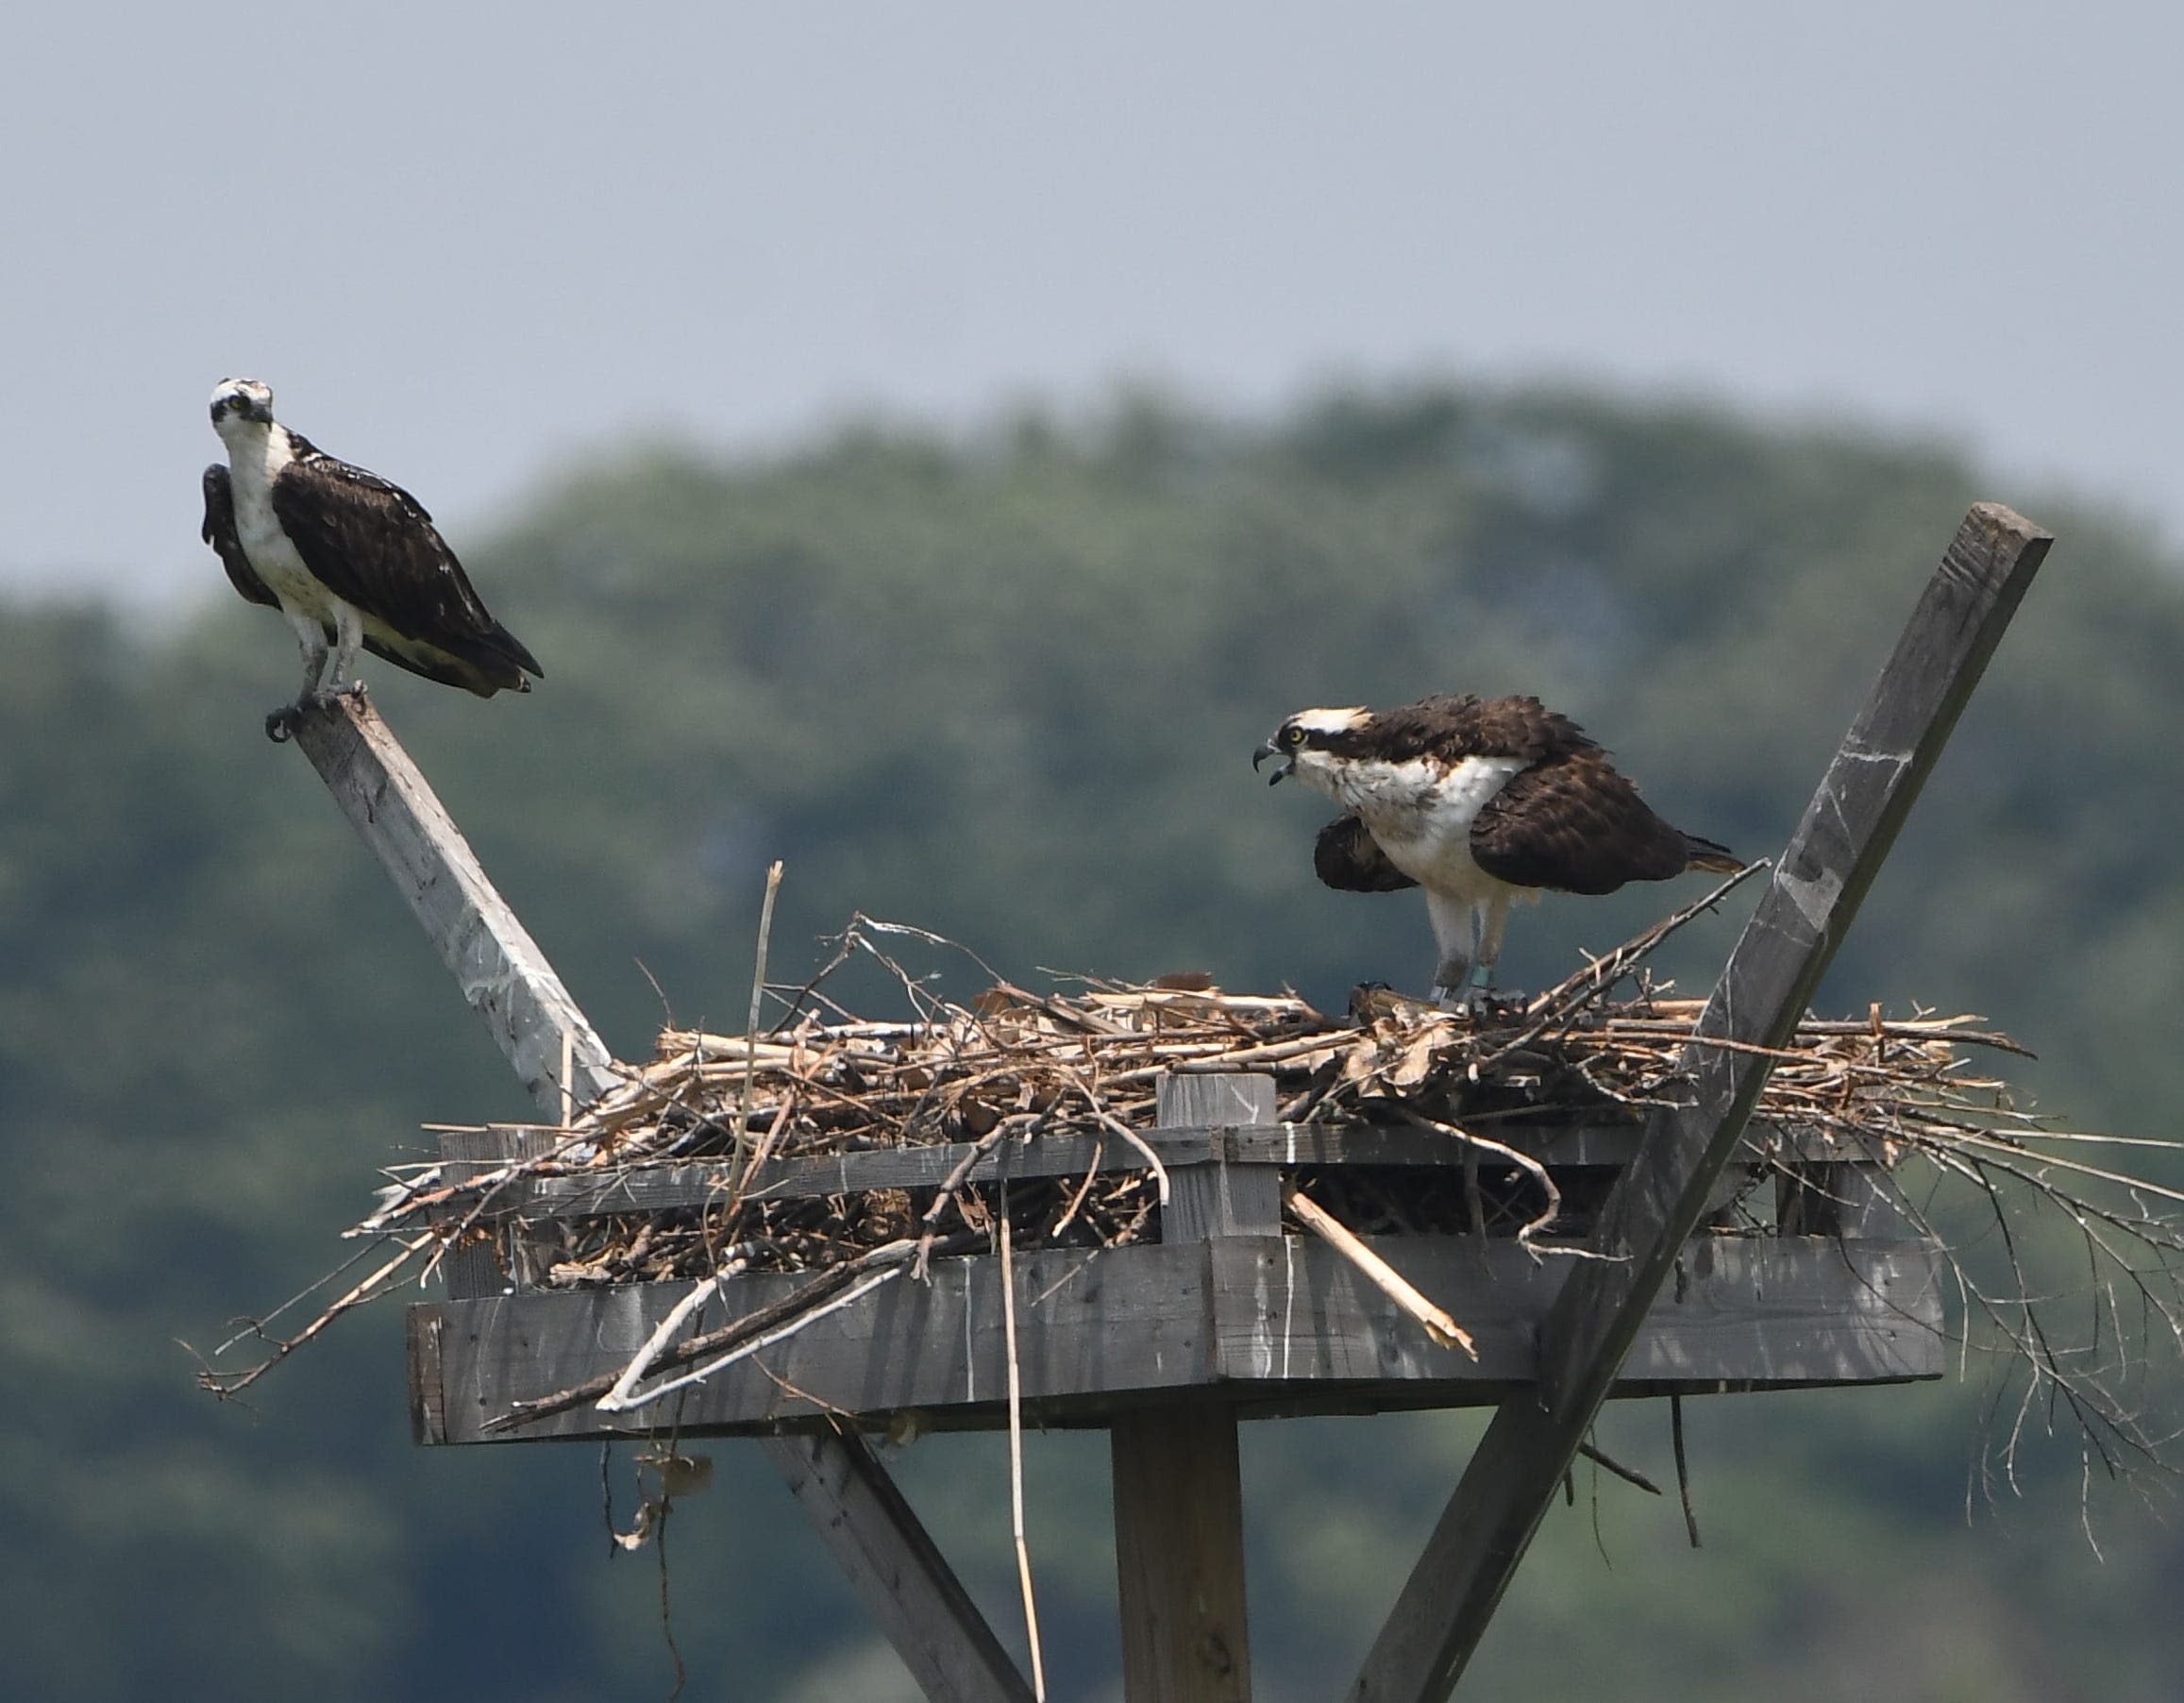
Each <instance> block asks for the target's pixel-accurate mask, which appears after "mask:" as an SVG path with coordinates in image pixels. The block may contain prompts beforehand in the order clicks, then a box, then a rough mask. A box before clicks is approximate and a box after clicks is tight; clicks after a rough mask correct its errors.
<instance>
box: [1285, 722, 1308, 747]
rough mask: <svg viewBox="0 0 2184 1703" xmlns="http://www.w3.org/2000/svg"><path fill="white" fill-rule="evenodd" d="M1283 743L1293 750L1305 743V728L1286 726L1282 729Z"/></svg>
mask: <svg viewBox="0 0 2184 1703" xmlns="http://www.w3.org/2000/svg"><path fill="white" fill-rule="evenodd" d="M1282 743H1283V744H1284V745H1285V746H1287V747H1288V748H1289V749H1290V750H1296V749H1297V748H1298V747H1299V746H1300V745H1302V744H1303V743H1304V730H1303V729H1302V728H1301V727H1285V728H1284V729H1283V730H1282Z"/></svg>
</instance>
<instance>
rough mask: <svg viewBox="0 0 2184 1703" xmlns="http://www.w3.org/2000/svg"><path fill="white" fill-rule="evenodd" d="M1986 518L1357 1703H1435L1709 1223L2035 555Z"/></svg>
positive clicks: (1550, 1329)
mask: <svg viewBox="0 0 2184 1703" xmlns="http://www.w3.org/2000/svg"><path fill="white" fill-rule="evenodd" d="M2051 542H2052V540H2051V539H2050V537H2049V535H2048V534H2047V533H2046V532H2044V531H2041V529H2040V528H2038V527H2036V526H2034V525H2033V524H2032V523H2031V522H2029V521H2027V520H2025V519H2024V518H2023V517H2022V516H2020V515H2017V514H2012V513H2011V512H2010V511H2009V510H2008V509H2006V508H2003V507H2001V506H1999V505H1998V504H1993V503H1981V504H1979V505H1978V506H1977V507H1975V508H1974V509H1973V510H1972V512H1971V513H1970V514H1967V515H1966V516H1965V518H1964V523H1963V525H1962V526H1961V527H1959V528H1958V529H1957V535H1956V537H1955V539H1954V540H1953V541H1952V542H1951V543H1950V545H1949V548H1948V550H1947V552H1946V553H1945V554H1944V555H1943V557H1942V559H1941V565H1940V568H1939V569H1938V570H1937V571H1936V573H1935V575H1934V578H1933V580H1932V581H1931V582H1930V583H1929V584H1928V585H1927V587H1926V592H1925V595H1924V598H1922V599H1920V602H1919V605H1918V608H1917V609H1916V610H1915V611H1914V612H1913V613H1912V615H1911V619H1910V624H1909V625H1908V626H1907V627H1906V628H1905V630H1904V634H1903V637H1902V638H1901V639H1900V640H1899V641H1898V642H1897V645H1896V649H1895V653H1894V655H1892V656H1891V657H1890V659H1889V663H1888V666H1887V667H1885V668H1884V669H1883V670H1882V671H1881V677H1880V679H1879V681H1878V682H1877V683H1875V684H1874V686H1873V693H1872V696H1871V697H1870V698H1869V699H1868V700H1866V705H1865V708H1864V709H1863V710H1862V711H1860V712H1859V714H1858V717H1857V719H1856V721H1855V722H1854V723H1853V724H1852V726H1851V730H1850V733H1849V734H1848V736H1847V737H1846V738H1845V739H1844V740H1843V743H1842V748H1841V749H1840V750H1839V751H1837V753H1836V755H1835V760H1834V761H1833V762H1832V763H1831V764H1829V766H1828V769H1827V773H1826V775H1825V776H1824V777H1823V779H1822V781H1821V784H1820V789H1819V791H1818V792H1816V793H1815V794H1814V795H1813V799H1812V802H1811V803H1810V804H1809V805H1808V806H1807V807H1806V813H1805V818H1804V819H1803V820H1802V821H1801V822H1800V823H1799V824H1798V827H1797V832H1796V834H1795V835H1793V836H1792V838H1791V840H1790V842H1789V849H1788V850H1787V851H1786V852H1784V853H1783V854H1782V857H1781V859H1780V860H1779V862H1778V863H1777V864H1776V866H1775V869H1774V875H1773V879H1772V882H1771V883H1770V884H1769V885H1768V888H1767V891H1766V893H1765V894H1764V895H1763V896H1762V897H1761V899H1760V902H1759V908H1758V910H1757V911H1756V913H1755V914H1754V916H1753V918H1752V920H1751V922H1750V923H1749V924H1748V925H1747V926H1746V928H1745V930H1744V933H1743V935H1742V936H1741V937H1740V938H1739V940H1738V942H1737V946H1736V950H1735V951H1734V952H1732V953H1730V956H1729V962H1728V965H1727V966H1726V968H1725V969H1724V970H1722V979H1721V981H1720V982H1719V983H1718V984H1717V985H1716V986H1715V988H1714V993H1713V997H1712V998H1711V999H1710V1000H1709V1001H1708V1002H1707V1003H1706V1007H1705V1011H1704V1012H1703V1013H1702V1014H1701V1015H1700V1018H1699V1021H1698V1024H1697V1026H1696V1027H1695V1029H1694V1031H1693V1036H1692V1040H1691V1043H1690V1045H1689V1046H1688V1048H1687V1050H1686V1052H1685V1054H1684V1060H1683V1065H1684V1070H1685V1072H1686V1075H1687V1083H1686V1093H1687V1096H1688V1098H1686V1099H1685V1100H1684V1101H1682V1102H1681V1103H1679V1104H1676V1105H1673V1106H1666V1107H1662V1108H1660V1109H1659V1110H1656V1111H1655V1114H1654V1115H1653V1117H1652V1119H1651V1121H1649V1123H1648V1125H1647V1129H1646V1135H1645V1139H1644V1141H1643V1142H1642V1143H1641V1145H1640V1147H1639V1149H1638V1156H1637V1157H1636V1158H1635V1159H1634V1160H1633V1161H1632V1163H1631V1165H1630V1168H1629V1169H1628V1170H1627V1171H1626V1172H1624V1173H1623V1175H1622V1177H1621V1181H1620V1182H1619V1183H1618V1184H1617V1185H1616V1188H1615V1190H1614V1192H1613V1194H1612V1195H1611V1196H1610V1197H1609V1199H1608V1202H1607V1205H1606V1206H1605V1207H1604V1209H1603V1212H1602V1216H1601V1222H1600V1224H1599V1227H1598V1229H1597V1231H1596V1232H1595V1236H1594V1240H1593V1248H1594V1250H1595V1251H1596V1252H1598V1253H1600V1254H1602V1255H1604V1256H1606V1258H1604V1259H1602V1260H1588V1261H1585V1262H1584V1263H1583V1264H1582V1265H1581V1266H1580V1267H1579V1269H1578V1270H1577V1271H1576V1272H1575V1273H1572V1274H1571V1278H1570V1280H1569V1282H1568V1283H1567V1284H1566V1285H1565V1286H1564V1288H1563V1290H1562V1292H1561V1294H1560V1295H1559V1296H1558V1297H1557V1298H1556V1301H1555V1305H1554V1308H1553V1309H1552V1311H1551V1312H1550V1313H1549V1314H1548V1319H1547V1324H1546V1325H1545V1327H1544V1329H1543V1331H1542V1336H1541V1341H1540V1351H1539V1383H1538V1386H1537V1389H1534V1390H1521V1391H1518V1392H1516V1393H1515V1394H1513V1395H1511V1396H1510V1397H1509V1398H1508V1399H1507V1400H1506V1401H1504V1403H1503V1404H1502V1405H1501V1407H1500V1408H1497V1409H1496V1411H1495V1414H1494V1418H1493V1421H1492V1423H1491V1424H1490V1425H1488V1426H1487V1434H1486V1436H1485V1437H1484V1438H1482V1439H1481V1441H1480V1443H1479V1446H1478V1449H1477V1450H1476V1452H1475V1453H1474V1454H1473V1455H1472V1458H1471V1461H1470V1465H1469V1466H1468V1467H1467V1468H1466V1469H1465V1472H1464V1476H1463V1478H1462V1481H1461V1482H1460V1483H1459V1484H1458V1485H1457V1487H1456V1492H1455V1494H1454V1495H1453V1497H1452V1498H1451V1499H1450V1502H1449V1505H1448V1508H1447V1509H1446V1510H1445V1511H1444V1512H1443V1513H1442V1515H1441V1519H1440V1523H1439V1525H1438V1526H1436V1527H1435V1529H1434V1533H1433V1535H1432V1537H1431V1538H1430V1539H1428V1540H1427V1543H1426V1548H1425V1553H1424V1555H1423V1556H1422V1557H1421V1558H1420V1560H1419V1563H1418V1566H1417V1567H1416V1568H1415V1569H1414V1570H1413V1572H1412V1574H1411V1576H1410V1578H1409V1580H1408V1582H1407V1583H1405V1585H1404V1586H1403V1593H1402V1594H1401V1595H1400V1596H1399V1597H1398V1599H1397V1601H1396V1605H1395V1609H1394V1610H1393V1611H1392V1612H1391V1613H1390V1614H1389V1616H1388V1619H1387V1622H1386V1626H1384V1627H1382V1629H1381V1632H1380V1636H1379V1638H1378V1639H1377V1640H1376V1641H1375V1642H1374V1644H1373V1646H1372V1649H1371V1652H1370V1654H1369V1655H1368V1657H1367V1658H1366V1661H1365V1665H1364V1667H1363V1669H1362V1670H1361V1671H1360V1673H1359V1675H1358V1678H1357V1680H1356V1682H1355V1684H1354V1685H1352V1688H1351V1691H1350V1693H1349V1696H1350V1699H1351V1703H1441V1700H1442V1699H1444V1698H1446V1697H1447V1696H1448V1695H1450V1693H1451V1692H1452V1691H1453V1690H1454V1688H1455V1683H1456V1680H1457V1678H1458V1677H1459V1676H1460V1675H1461V1674H1462V1672H1463V1670H1464V1666H1465V1664H1466V1663H1467V1662H1468V1661H1470V1657H1471V1653H1472V1651H1473V1650H1475V1649H1476V1648H1477V1647H1478V1643H1479V1640H1480V1638H1481V1637H1482V1636H1483V1635H1484V1634H1485V1632H1486V1629H1487V1622H1488V1620H1489V1619H1490V1618H1491V1616H1492V1614H1493V1611H1494V1609H1495V1606H1496V1605H1497V1604H1498V1603H1499V1602H1500V1601H1501V1599H1502V1593H1503V1592H1504V1590H1506V1589H1507V1587H1508V1583H1509V1579H1510V1577H1511V1576H1512V1575H1513V1574H1514V1573H1515V1571H1516V1567H1517V1563H1518V1562H1519V1561H1520V1560H1521V1559H1522V1558H1523V1554H1524V1551H1525V1549H1526V1547H1527V1546H1528V1545H1529V1544H1530V1543H1531V1541H1532V1535H1533V1533H1534V1532H1535V1531H1537V1529H1538V1526H1539V1522H1540V1520H1541V1518H1542V1517H1543V1516H1544V1515H1545V1513H1546V1511H1547V1509H1548V1506H1549V1504H1550V1503H1551V1502H1552V1501H1553V1499H1554V1493H1555V1491H1556V1488H1557V1487H1558V1486H1559V1485H1560V1483H1561V1481H1562V1476H1563V1475H1564V1474H1565V1473H1566V1472H1567V1471H1568V1470H1569V1468H1570V1463H1571V1460H1572V1459H1573V1458H1574V1457H1575V1455H1576V1451H1577V1445H1578V1443H1579V1442H1580V1441H1581V1440H1582V1439H1583V1438H1584V1436H1585V1434H1586V1432H1587V1431H1588V1429H1589V1428H1590V1427H1591V1425H1592V1420H1593V1415H1594V1414H1595V1413H1596V1412H1597V1411H1598V1409H1599V1407H1600V1404H1601V1402H1602V1401H1603V1400H1604V1398H1605V1396H1606V1394H1607V1391H1608V1388H1609V1386H1610V1384H1611V1383H1612V1382H1613V1381H1614V1378H1615V1374H1616V1370H1617V1368H1618V1367H1619V1366H1620V1365H1621V1362H1622V1357H1623V1355H1624V1353H1625V1351H1626V1350H1627V1349H1628V1348H1629V1346H1630V1343H1631V1340H1632V1339H1633V1337H1634V1336H1635V1335H1636V1334H1637V1331H1638V1324H1639V1323H1640V1321H1641V1320H1642V1319H1643V1317H1644V1315H1645V1312H1646V1309H1647V1307H1649V1306H1651V1304H1652V1302H1653V1299H1654V1297H1655V1293H1656V1292H1657V1291H1658V1290H1659V1289H1660V1287H1661V1283H1662V1280H1663V1279H1664V1278H1665V1277H1666V1276H1667V1275H1668V1273H1669V1272H1670V1271H1671V1270H1672V1267H1673V1265H1674V1263H1675V1260H1676V1257H1677V1254H1678V1252H1679V1250H1680V1249H1681V1248H1682V1247H1683V1245H1684V1242H1685V1240H1686V1239H1688V1237H1689V1236H1690V1234H1691V1232H1692V1230H1693V1229H1694V1228H1696V1227H1697V1224H1698V1222H1699V1219H1700V1216H1701V1214H1702V1213H1703V1211H1704V1210H1705V1200H1706V1193H1707V1190H1708V1189H1709V1188H1711V1186H1712V1184H1713V1182H1714V1179H1715V1178H1716V1177H1717V1176H1718V1175H1719V1174H1720V1172H1721V1170H1722V1165H1723V1164H1724V1163H1725V1162H1726V1161H1727V1159H1728V1156H1729V1155H1730V1153H1731V1151H1732V1150H1733V1149H1734V1147H1735V1145H1736V1143H1737V1139H1738V1138H1739V1135H1740V1134H1741V1133H1742V1131H1743V1127H1744V1121H1745V1120H1746V1118H1747V1117H1749V1116H1750V1114H1751V1110H1752V1106H1753V1104H1754V1102H1756V1100H1757V1099H1758V1096H1759V1090H1760V1088H1761V1087H1762V1086H1763V1085H1764V1084H1765V1082H1766V1080H1767V1075H1768V1071H1770V1070H1771V1069H1772V1060H1771V1059H1770V1058H1769V1057H1767V1056H1766V1055H1765V1053H1764V1052H1763V1051H1755V1050H1739V1049H1736V1048H1732V1047H1729V1046H1718V1045H1709V1044H1708V1043H1709V1042H1710V1041H1715V1040H1722V1041H1728V1042H1732V1043H1756V1048H1758V1049H1768V1048H1773V1047H1778V1046H1780V1045H1781V1044H1782V1043H1783V1041H1784V1040H1785V1039H1786V1038H1787V1037H1789V1033H1790V1031H1791V1030H1792V1029H1793V1028H1794V1027H1795V1025H1796V1022H1797V1020H1798V1018H1799V1016H1800V1015H1801V1014H1802V1013H1803V1012H1804V1010H1805V1007H1806V1003H1807V1002H1808V1001H1809V1000H1810V999H1811V997H1812V993H1813V990H1814V989H1815V988H1816V987H1817V986H1819V983H1820V979H1821V977H1822V975H1823V973H1824V972H1825V971H1826V970H1827V966H1828V962H1829V960H1830V959H1831V958H1833V956H1834V955H1835V951H1836V948H1837V946H1838V945H1840V942H1841V940H1842V937H1843V935H1844V934H1845V932H1846V931H1847V930H1848V929H1849V927H1850V925H1851V920H1852V919H1853V918H1854V917H1856V914H1857V908H1858V904H1859V902H1861V901H1862V900H1863V899H1864V898H1865V895H1866V890H1867V888H1868V887H1869V886H1870V885H1872V883H1873V876H1874V874H1875V872H1876V871H1877V870H1878V869H1879V868H1880V866H1881V862H1882V860H1883V859H1884V858H1885V857H1886V856H1887V855H1888V852H1889V848H1890V845H1891V844H1893V842H1894V840H1895V837H1896V832H1897V830H1898V829H1900V828H1901V827H1902V826H1903V823H1904V818H1905V816H1906V815H1907V813H1908V812H1909V810H1910V808H1911V804H1912V801H1914V800H1915V799H1916V798H1917V797H1918V794H1919V788H1920V787H1921V785H1922V784H1924V781H1925V779H1926V776H1927V774H1928V772H1929V771H1930V770H1931V769H1932V768H1933V766H1934V761H1935V759H1936V758H1937V757H1938V756H1939V755H1940V751H1941V747H1942V746H1943V745H1944V744H1945V743H1946V742H1947V740H1948V737H1949V733H1950V731H1951V730H1952V729H1953V728H1954V727H1955V726H1956V723H1957V715H1958V713H1959V712H1960V711H1961V710H1962V709H1963V707H1964V704H1965V701H1966V700H1968V699H1969V698H1970V697H1971V695H1972V690H1973V688H1974V686H1975V685H1977V683H1978V682H1979V677H1980V674H1981V672H1982V671H1983V670H1984V669H1985V668H1986V666H1987V661H1988V659H1989V658H1990V657H1991V656H1992V655H1993V653H1994V647H1995V645H1996V644H1997V643H1998V642H1999V641H2000V640H2001V637H2002V633H2003V631H2004V629H2005V628H2007V627H2008V624H2009V618H2010V616H2011V615H2013V614H2015V613H2016V610H2017V606H2018V603H2019V601H2020V600H2021V599H2023V598H2024V591H2025V588H2026V586H2027V585H2029V584H2030V583H2031V582H2032V576H2033V574H2034V572H2035V571H2036V570H2037V569H2038V568H2039V566H2040V564H2041V559H2042V558H2043V557H2044V556H2045V555H2046V554H2047V548H2048V545H2049V544H2050V543H2051Z"/></svg>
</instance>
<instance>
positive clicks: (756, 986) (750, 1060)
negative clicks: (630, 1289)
mask: <svg viewBox="0 0 2184 1703" xmlns="http://www.w3.org/2000/svg"><path fill="white" fill-rule="evenodd" d="M780 891H781V859H780V858H778V857H777V858H776V859H774V861H773V863H772V864H771V865H770V866H769V867H768V868H767V869H766V894H765V899H764V902H762V903H761V904H760V905H759V912H758V955H757V958H756V960H755V961H754V963H753V965H752V967H751V976H750V1020H749V1021H748V1022H747V1023H746V1024H745V1025H744V1033H745V1034H747V1035H748V1036H749V1037H751V1041H752V1043H753V1044H752V1045H751V1046H750V1047H749V1048H748V1049H747V1050H746V1052H745V1054H744V1056H743V1104H742V1109H741V1114H740V1115H739V1116H738V1117H737V1119H736V1123H735V1170H734V1171H733V1172H731V1174H730V1176H729V1180H728V1188H729V1194H730V1196H731V1198H733V1197H734V1196H737V1195H740V1194H741V1193H742V1192H743V1179H744V1175H745V1172H747V1171H748V1168H749V1163H750V1145H751V1143H750V1096H751V1088H752V1086H753V1083H754V1081H755V1079H756V1078H757V1075H758V1047H757V1045H756V1042H757V1040H758V1020H759V1017H760V1012H761V1007H762V1006H763V1005H764V1003H765V991H766V945H767V942H768V941H769V940H770V939H771V938H772V936H773V932H774V895H775V894H777V893H779V892H780Z"/></svg>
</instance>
